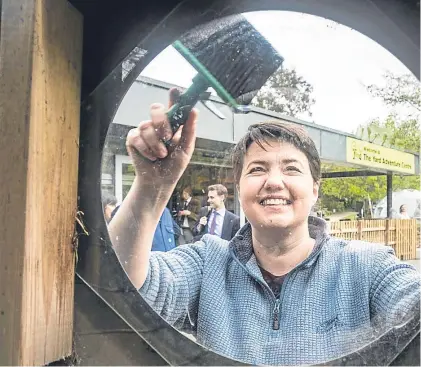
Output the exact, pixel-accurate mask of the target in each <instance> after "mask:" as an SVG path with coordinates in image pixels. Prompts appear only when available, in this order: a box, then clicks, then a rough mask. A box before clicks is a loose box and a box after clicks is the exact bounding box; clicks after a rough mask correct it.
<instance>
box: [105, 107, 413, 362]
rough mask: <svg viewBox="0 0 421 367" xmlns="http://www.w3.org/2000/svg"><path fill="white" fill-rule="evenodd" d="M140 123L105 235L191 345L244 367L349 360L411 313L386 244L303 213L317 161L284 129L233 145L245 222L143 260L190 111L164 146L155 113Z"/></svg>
mask: <svg viewBox="0 0 421 367" xmlns="http://www.w3.org/2000/svg"><path fill="white" fill-rule="evenodd" d="M172 103H174V101H171V103H170V105H171V104H172ZM150 116H151V118H150V120H147V121H144V122H142V123H140V125H139V127H138V128H136V129H132V130H131V132H130V133H129V135H128V138H127V147H128V151H129V153H130V155H131V157H132V159H133V162H134V167H135V171H136V179H135V181H134V183H133V186H132V187H131V189H130V191H129V193H128V195H127V197H126V199H125V200H124V202H123V204H122V205H121V208H120V210H119V212H118V213H117V215H116V216H115V218H114V219H113V221H112V222H111V224H110V227H109V230H110V238H111V240H112V242H113V245H114V248H115V250H116V253H117V255H118V256H119V258H120V261H121V263H122V264H123V266H124V268H125V269H126V271H127V274H128V275H129V277H130V279H131V280H132V282H133V284H134V285H135V287H136V288H138V289H139V291H140V293H141V295H143V297H144V298H145V299H146V301H147V302H148V303H149V304H150V305H151V306H152V307H153V309H154V310H155V311H156V312H157V313H159V314H160V315H161V316H162V317H163V318H164V319H165V320H167V321H168V322H169V323H170V324H173V325H175V326H177V327H183V326H184V325H186V322H187V323H190V324H191V327H192V330H193V333H194V335H195V336H196V338H197V341H198V342H199V343H201V344H203V345H204V346H206V347H208V348H210V349H212V350H214V351H216V352H218V353H220V354H222V355H225V356H228V357H231V358H234V359H238V360H241V361H244V362H247V363H251V364H281V365H282V364H308V363H322V362H325V361H327V360H331V359H334V358H338V357H340V356H342V355H345V354H347V353H350V352H352V351H354V350H355V349H357V348H358V347H361V346H363V345H365V344H367V343H368V342H370V341H372V340H375V338H376V336H378V335H380V334H381V333H382V332H384V331H387V330H388V329H389V328H390V327H393V326H394V325H398V324H401V323H402V322H404V321H406V320H407V319H409V318H411V317H412V316H413V315H414V314H416V313H417V312H419V300H420V279H419V276H418V273H417V272H416V270H415V269H414V268H413V267H411V266H409V265H406V264H403V263H400V262H399V260H398V259H397V258H396V257H395V256H394V254H393V252H391V250H389V249H388V248H387V247H383V246H379V245H375V244H370V243H365V242H358V243H355V242H349V241H345V240H340V239H335V238H332V237H330V236H329V235H328V234H327V232H326V224H325V222H324V221H323V220H322V219H319V218H315V217H311V216H309V213H310V210H311V207H312V206H313V205H314V203H315V201H316V200H317V196H318V188H319V179H320V158H319V155H318V153H317V150H316V147H315V144H314V142H313V141H312V140H311V139H310V137H309V136H308V135H307V134H306V132H305V131H304V130H303V129H302V128H299V127H294V126H292V125H288V124H283V123H278V122H269V123H261V124H255V125H251V126H250V127H249V129H248V131H247V133H246V135H245V136H244V137H243V138H242V139H241V140H240V142H239V143H238V144H237V145H236V147H235V148H234V159H233V166H234V171H235V172H236V175H235V181H236V183H237V188H238V191H239V199H240V202H241V205H242V207H243V209H244V212H245V214H246V216H247V218H248V220H249V223H247V224H246V225H245V226H243V228H241V229H240V230H239V232H238V233H237V235H236V236H235V237H234V238H233V239H232V240H231V241H229V242H228V241H225V240H222V239H220V238H219V237H216V236H214V235H208V234H207V235H204V236H203V237H202V239H201V240H200V241H198V242H196V243H194V244H187V245H184V246H180V247H178V248H176V249H174V250H172V251H170V252H168V253H151V244H152V238H151V231H149V228H153V227H155V226H156V225H157V222H158V219H159V217H160V215H161V213H162V211H163V210H164V208H165V205H166V203H167V202H168V200H169V199H170V197H171V194H172V192H173V190H174V189H175V186H176V184H177V181H178V180H179V179H180V177H181V175H182V173H183V172H184V170H185V169H186V167H187V165H188V163H189V161H190V159H191V156H192V154H193V150H194V142H195V138H196V121H197V118H198V115H197V112H196V110H192V112H191V113H190V115H189V118H188V120H187V122H186V123H185V125H184V127H183V129H180V130H179V131H178V132H177V133H176V134H175V135H174V136H173V137H172V144H171V145H170V146H168V147H165V148H164V147H162V139H163V138H164V137H166V136H165V134H166V132H167V131H168V129H169V122H168V119H167V115H166V109H165V108H164V107H163V105H157V104H153V105H152V106H151V115H150ZM144 152H147V154H144ZM133 228H136V230H133ZM355 274H358V277H356V276H355ZM350 340H352V341H353V342H352V343H350ZM356 340H357V342H355V341H356ZM260 341H265V342H260Z"/></svg>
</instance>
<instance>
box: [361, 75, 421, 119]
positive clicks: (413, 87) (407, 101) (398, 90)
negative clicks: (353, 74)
mask: <svg viewBox="0 0 421 367" xmlns="http://www.w3.org/2000/svg"><path fill="white" fill-rule="evenodd" d="M384 78H385V82H386V83H385V86H381V87H380V86H377V85H369V86H367V90H368V92H369V93H370V94H371V95H372V96H374V97H379V98H381V99H382V100H383V101H384V102H385V103H386V104H387V105H390V106H403V107H410V108H413V109H415V110H416V111H418V112H421V90H420V83H419V81H418V80H417V79H416V78H415V77H414V76H412V75H410V74H404V75H395V74H393V73H390V72H388V73H386V74H385V75H384Z"/></svg>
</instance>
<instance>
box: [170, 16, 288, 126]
mask: <svg viewBox="0 0 421 367" xmlns="http://www.w3.org/2000/svg"><path fill="white" fill-rule="evenodd" d="M173 47H174V48H175V49H176V50H177V51H178V52H179V53H180V54H181V55H182V56H183V57H184V58H185V59H186V60H187V61H188V62H189V63H190V64H191V65H192V66H193V67H194V68H195V69H196V70H197V72H198V74H197V75H196V76H195V77H194V78H193V80H192V84H191V86H190V87H189V88H188V89H187V90H186V91H184V92H183V93H182V94H181V95H180V97H179V99H178V100H177V103H175V104H174V105H173V106H172V107H171V109H170V110H169V111H168V112H167V116H168V120H169V122H170V124H171V128H172V130H173V132H176V131H177V130H178V128H179V127H180V126H181V125H182V124H184V123H185V122H186V120H187V117H188V115H189V113H190V111H191V109H192V108H193V107H194V105H195V104H196V103H197V102H198V101H199V100H200V99H201V96H202V95H203V94H204V92H206V90H207V89H208V88H209V87H212V88H213V89H214V90H215V91H216V93H217V94H218V96H219V97H220V98H221V99H222V100H223V101H224V103H226V104H227V105H229V106H230V107H232V108H233V110H234V112H246V111H247V108H246V107H247V106H248V104H250V102H251V100H252V99H253V98H254V96H255V95H256V94H257V92H258V91H259V90H260V88H261V87H262V86H263V85H264V84H265V82H266V81H267V79H269V77H270V76H271V75H272V74H273V73H274V72H275V71H276V70H278V69H279V67H281V65H282V62H283V60H284V59H283V58H282V56H280V55H279V54H278V52H277V51H276V50H275V49H274V48H273V47H272V45H271V44H270V43H269V42H268V41H267V40H266V39H265V38H264V37H263V36H262V35H261V33H259V32H258V31H257V30H256V29H255V28H254V27H253V26H252V25H251V24H250V22H249V21H247V19H246V18H245V17H244V16H242V15H236V16H231V17H227V18H224V19H218V20H215V21H212V22H210V23H207V24H206V25H204V26H200V27H197V28H195V29H193V30H192V31H190V32H188V33H187V34H185V35H183V36H182V37H181V38H180V39H179V40H177V41H175V42H174V43H173Z"/></svg>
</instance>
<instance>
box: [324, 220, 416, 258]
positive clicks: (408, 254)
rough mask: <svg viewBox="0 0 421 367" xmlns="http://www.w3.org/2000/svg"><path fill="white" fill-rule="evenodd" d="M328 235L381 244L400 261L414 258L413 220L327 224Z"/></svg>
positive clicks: (414, 226) (357, 221)
mask: <svg viewBox="0 0 421 367" xmlns="http://www.w3.org/2000/svg"><path fill="white" fill-rule="evenodd" d="M329 226H330V234H331V235H332V236H335V237H341V238H344V239H347V240H362V241H367V242H376V243H382V244H385V245H387V246H391V247H393V249H394V250H395V253H396V256H397V257H398V258H399V259H401V260H413V259H415V258H416V250H417V245H418V241H419V239H418V234H417V231H418V230H417V221H416V220H415V219H374V220H353V221H343V222H329Z"/></svg>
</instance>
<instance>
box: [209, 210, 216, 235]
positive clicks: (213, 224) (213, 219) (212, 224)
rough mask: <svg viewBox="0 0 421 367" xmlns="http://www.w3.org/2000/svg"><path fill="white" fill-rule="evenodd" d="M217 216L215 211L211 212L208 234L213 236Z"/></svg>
mask: <svg viewBox="0 0 421 367" xmlns="http://www.w3.org/2000/svg"><path fill="white" fill-rule="evenodd" d="M217 215H218V212H216V211H215V210H214V211H213V218H212V223H211V225H210V228H209V233H210V234H215V228H216V216H217Z"/></svg>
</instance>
